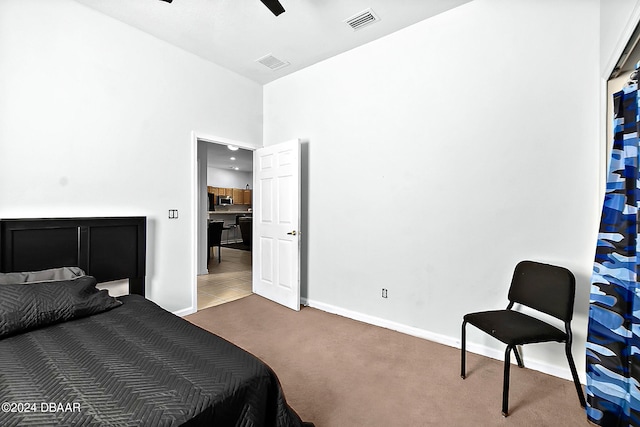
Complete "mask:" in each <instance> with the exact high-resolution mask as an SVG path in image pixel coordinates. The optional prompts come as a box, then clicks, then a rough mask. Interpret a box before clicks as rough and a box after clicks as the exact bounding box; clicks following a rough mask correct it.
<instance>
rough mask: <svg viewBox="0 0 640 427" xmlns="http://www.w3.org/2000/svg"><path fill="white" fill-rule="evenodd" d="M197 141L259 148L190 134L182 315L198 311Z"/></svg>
mask: <svg viewBox="0 0 640 427" xmlns="http://www.w3.org/2000/svg"><path fill="white" fill-rule="evenodd" d="M198 141H204V142H207V143H211V144H220V145H235V146H236V147H239V148H242V149H245V150H250V151H255V150H256V149H258V148H260V147H258V146H256V145H253V144H249V143H247V142H243V141H235V140H232V139H229V138H223V137H220V136H214V135H209V134H205V133H203V132H197V131H192V132H191V156H190V157H191V185H190V187H191V217H190V218H189V222H190V227H189V229H190V236H191V268H190V270H191V271H190V277H191V308H190V309H189V310H188V312H186V313H184V315H187V314H191V313H195V312H196V311H198V236H199V232H200V230H199V227H198V213H199V212H198V199H199V188H198ZM252 173H253V171H252ZM252 264H253V261H252ZM251 269H252V270H253V265H252V266H251Z"/></svg>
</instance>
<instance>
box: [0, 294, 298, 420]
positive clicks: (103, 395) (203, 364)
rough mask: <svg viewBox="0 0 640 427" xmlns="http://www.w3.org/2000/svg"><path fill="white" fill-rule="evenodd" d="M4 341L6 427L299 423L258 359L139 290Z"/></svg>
mask: <svg viewBox="0 0 640 427" xmlns="http://www.w3.org/2000/svg"><path fill="white" fill-rule="evenodd" d="M121 300H122V301H123V302H124V304H123V305H121V306H120V307H116V308H114V309H112V310H110V311H107V312H104V313H100V314H96V315H93V316H90V317H86V318H82V319H77V320H72V321H68V322H65V323H60V324H56V325H52V326H48V327H45V328H41V329H37V330H33V331H31V332H27V333H23V334H20V335H16V336H12V337H8V338H4V339H0V404H2V410H1V411H0V425H1V426H5V427H6V426H36V425H38V426H53V425H63V426H74V427H75V426H110V427H111V426H178V425H185V426H196V425H207V426H210V425H215V426H299V425H301V424H302V423H301V421H300V419H299V417H298V416H297V415H296V414H295V412H293V410H291V409H290V408H289V407H288V406H287V404H286V401H285V399H284V396H283V394H282V390H281V388H280V384H279V382H278V379H277V378H276V376H275V374H274V373H273V372H272V371H271V369H270V368H269V367H268V366H266V365H265V364H264V363H262V362H261V361H260V360H258V359H257V358H256V357H255V356H253V355H251V354H249V353H247V352H246V351H244V350H242V349H240V348H238V347H236V346H235V345H233V344H231V343H229V342H228V341H225V340H224V339H222V338H220V337H218V336H215V335H213V334H210V333H209V332H207V331H204V330H202V329H200V328H198V327H196V326H194V325H192V324H190V323H189V322H187V321H186V320H183V319H180V318H179V317H176V316H174V315H173V314H171V313H168V312H166V311H164V310H163V309H161V308H160V307H158V306H157V305H155V304H153V303H152V302H150V301H148V300H145V299H144V298H142V297H139V296H136V295H129V296H126V297H122V298H121Z"/></svg>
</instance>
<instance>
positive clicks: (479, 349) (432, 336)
mask: <svg viewBox="0 0 640 427" xmlns="http://www.w3.org/2000/svg"><path fill="white" fill-rule="evenodd" d="M301 302H302V304H303V305H306V306H309V307H313V308H317V309H318V310H322V311H326V312H327V313H332V314H337V315H339V316H343V317H347V318H349V319H353V320H358V321H360V322H364V323H368V324H370V325H374V326H380V327H382V328H386V329H391V330H393V331H397V332H402V333H404V334H407V335H411V336H414V337H418V338H423V339H426V340H429V341H433V342H436V343H438V344H444V345H447V346H449V347H455V348H458V349H459V348H460V338H459V337H450V336H447V335H442V334H437V333H435V332H431V331H427V330H425V329H420V328H415V327H413V326H408V325H404V324H402V323H398V322H393V321H391V320H387V319H383V318H380V317H376V316H371V315H368V314H364V313H359V312H357V311H352V310H348V309H345V308H342V307H337V306H334V305H331V304H325V303H323V302H319V301H314V300H310V299H307V298H301ZM460 325H462V320H461V321H460ZM525 350H526V348H525ZM467 351H468V352H470V353H475V354H479V355H481V356H485V357H490V358H492V359H497V360H504V351H501V350H497V349H494V348H490V347H487V346H484V345H481V344H476V343H472V342H469V341H467ZM560 351H562V352H563V353H564V348H560ZM511 360H512V363H515V357H512V358H511ZM525 366H526V367H527V368H529V369H533V370H535V371H539V372H543V373H545V374H548V375H552V376H554V377H558V378H563V379H565V380H569V381H573V378H572V377H571V370H570V369H569V367H568V366H567V367H565V368H562V367H559V366H556V365H550V364H548V363H545V362H542V361H539V360H535V359H531V358H526V359H525ZM578 377H579V378H580V382H581V383H582V384H586V374H585V373H584V372H578Z"/></svg>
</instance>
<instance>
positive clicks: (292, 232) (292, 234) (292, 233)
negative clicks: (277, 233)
mask: <svg viewBox="0 0 640 427" xmlns="http://www.w3.org/2000/svg"><path fill="white" fill-rule="evenodd" d="M287 234H289V235H291V236H295V235H296V234H298V233H296V230H293V231H290V232H288V233H287Z"/></svg>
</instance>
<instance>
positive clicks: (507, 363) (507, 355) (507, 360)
mask: <svg viewBox="0 0 640 427" xmlns="http://www.w3.org/2000/svg"><path fill="white" fill-rule="evenodd" d="M512 348H513V347H512V346H510V345H508V346H507V350H506V351H505V352H504V380H503V383H502V416H504V417H506V416H508V415H509V373H510V369H511V349H512Z"/></svg>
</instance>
